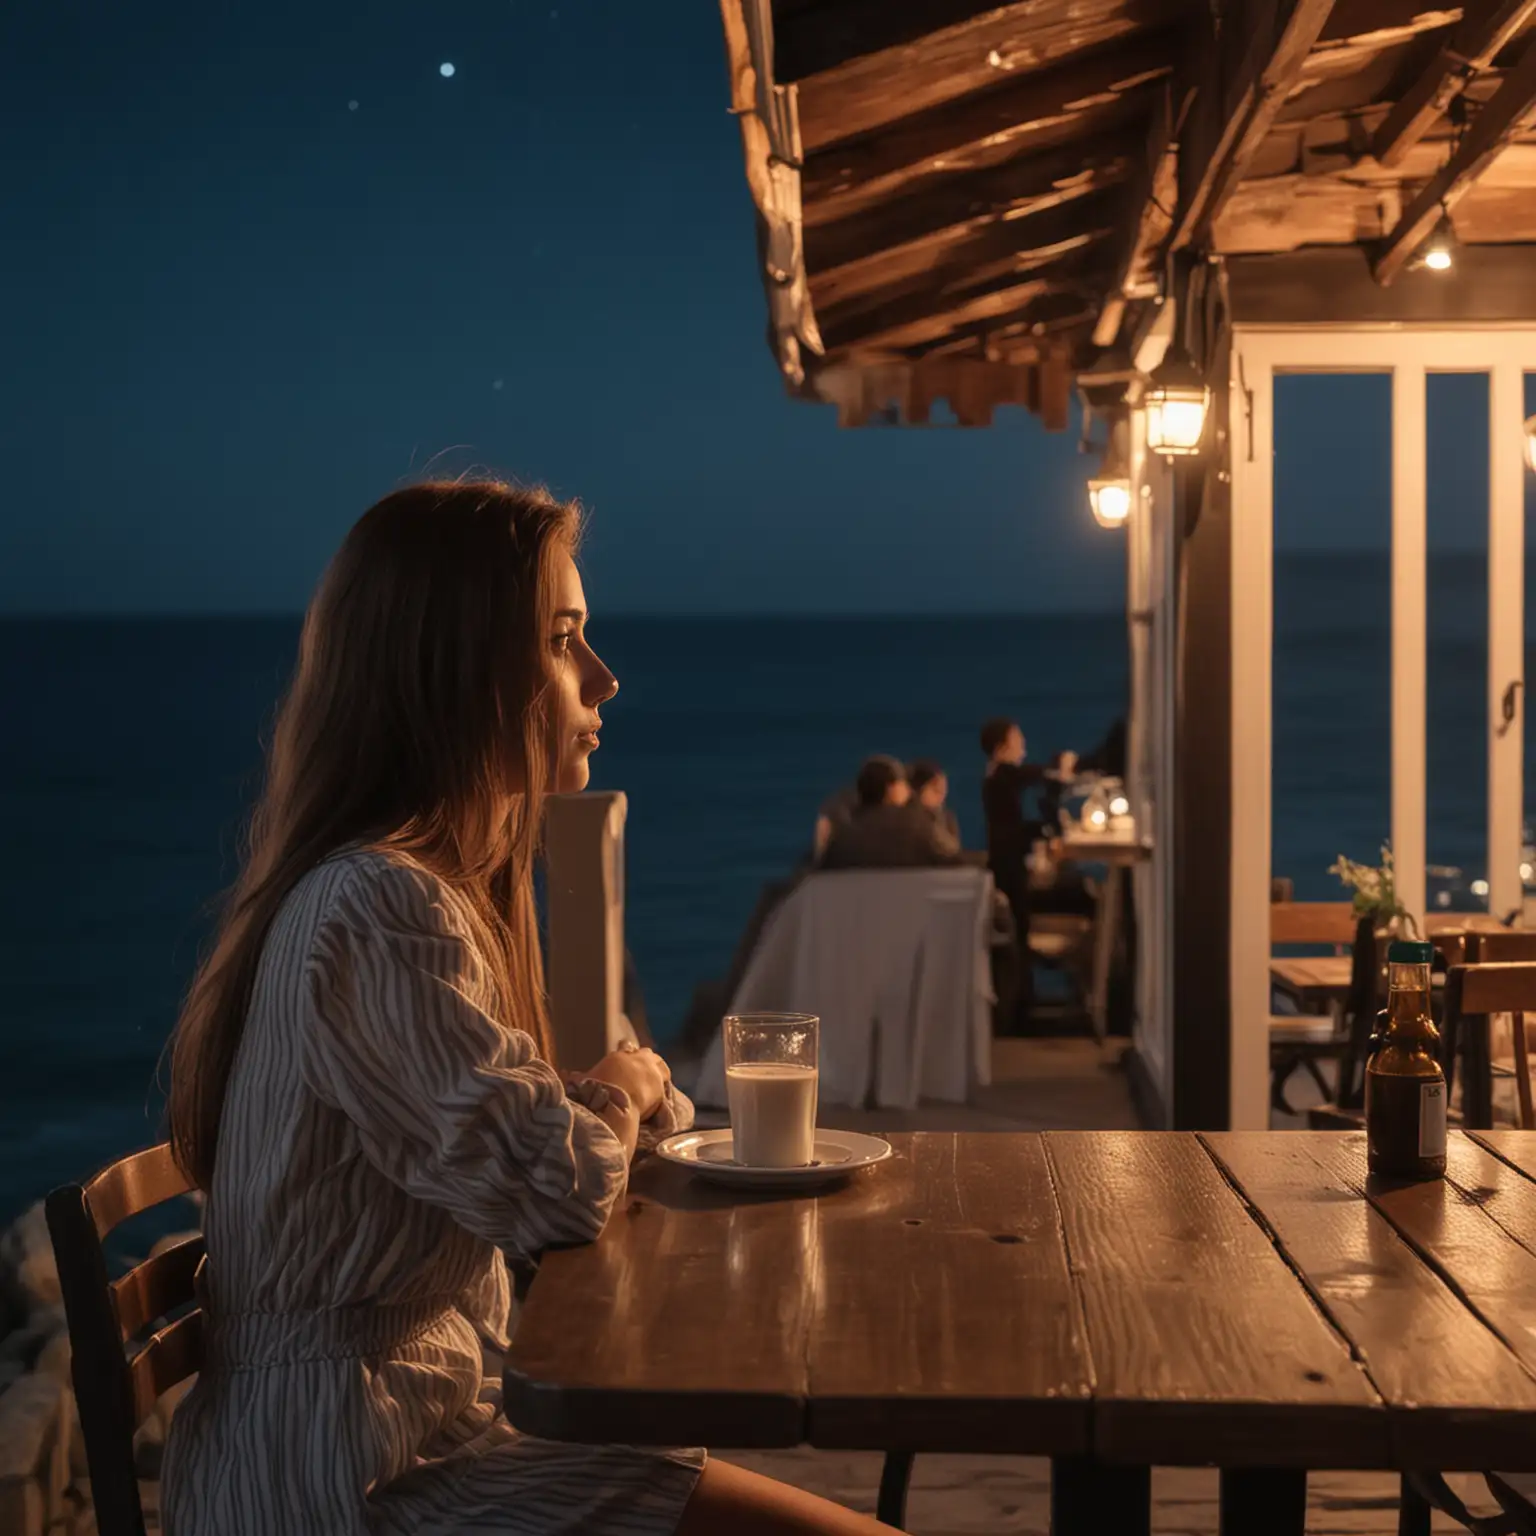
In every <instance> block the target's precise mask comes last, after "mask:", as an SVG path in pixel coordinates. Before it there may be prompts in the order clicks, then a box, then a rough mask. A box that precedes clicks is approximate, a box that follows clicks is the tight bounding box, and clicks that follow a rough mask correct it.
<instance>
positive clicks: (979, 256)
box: [813, 190, 1117, 314]
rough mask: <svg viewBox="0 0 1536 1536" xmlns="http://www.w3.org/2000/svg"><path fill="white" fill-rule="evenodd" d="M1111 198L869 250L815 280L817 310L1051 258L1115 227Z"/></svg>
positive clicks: (958, 282) (849, 306)
mask: <svg viewBox="0 0 1536 1536" xmlns="http://www.w3.org/2000/svg"><path fill="white" fill-rule="evenodd" d="M1116 212H1117V199H1116V196H1115V194H1114V192H1113V191H1110V190H1105V191H1100V192H1092V193H1089V194H1088V195H1087V196H1086V197H1080V198H1074V199H1072V200H1070V201H1067V202H1062V203H1057V204H1055V205H1054V206H1052V207H1049V208H1045V209H1042V210H1039V211H1036V212H1031V213H1029V214H1028V215H1027V216H1026V217H1021V218H1013V219H999V220H995V221H994V222H992V223H990V224H987V225H985V226H983V227H982V228H981V229H980V230H979V231H977V232H976V233H974V234H970V235H968V236H966V237H965V238H964V239H960V240H954V241H948V242H946V243H944V244H942V245H939V244H918V245H907V246H901V247H899V248H897V249H896V250H892V251H877V252H874V253H872V254H871V255H870V256H868V257H866V258H865V259H864V260H862V261H860V262H857V263H854V264H852V265H850V266H847V267H840V268H839V269H838V270H837V271H836V272H828V273H822V274H821V275H820V276H819V277H817V279H816V280H815V286H814V289H813V296H814V298H815V301H816V305H817V307H818V309H826V310H827V311H828V312H829V313H833V314H847V313H849V312H851V311H854V310H859V311H861V312H862V310H867V309H868V308H869V306H870V305H871V304H872V303H873V304H879V303H882V302H884V301H885V300H887V299H892V298H897V297H900V296H902V295H904V294H908V293H915V292H920V291H930V290H933V289H947V288H951V287H961V286H964V285H966V284H969V283H971V282H977V281H980V280H981V279H983V278H988V277H999V276H1002V275H1004V274H1006V273H1010V272H1018V271H1021V270H1023V269H1025V268H1026V267H1035V266H1038V265H1039V264H1040V260H1041V258H1042V256H1045V257H1049V258H1050V259H1054V258H1055V256H1057V255H1060V254H1061V253H1062V252H1063V251H1064V250H1066V249H1069V248H1075V247H1076V246H1079V245H1081V244H1083V243H1084V240H1085V238H1090V237H1095V238H1096V237H1098V236H1100V235H1103V234H1106V233H1108V232H1109V231H1110V230H1112V229H1113V228H1114V227H1115V223H1116Z"/></svg>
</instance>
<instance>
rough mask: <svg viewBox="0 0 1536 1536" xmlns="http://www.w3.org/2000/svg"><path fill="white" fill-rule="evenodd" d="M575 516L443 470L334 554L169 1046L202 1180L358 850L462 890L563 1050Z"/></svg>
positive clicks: (506, 976)
mask: <svg viewBox="0 0 1536 1536" xmlns="http://www.w3.org/2000/svg"><path fill="white" fill-rule="evenodd" d="M579 525H580V514H579V512H578V510H577V509H576V507H574V506H573V505H570V504H568V503H563V502H559V501H556V500H555V499H554V498H553V497H551V496H549V495H548V494H546V493H545V492H543V491H525V490H519V489H514V488H513V487H511V486H507V485H503V484H500V483H498V482H493V481H468V482H466V481H456V482H451V483H442V482H432V483H428V484H425V485H416V486H411V487H409V488H407V489H405V490H400V491H396V492H395V493H394V494H393V495H390V496H386V497H385V498H384V499H383V500H382V501H380V502H378V503H377V504H375V505H374V506H373V507H371V508H370V509H369V510H368V511H367V512H366V513H364V515H363V516H362V517H361V518H360V519H359V520H358V522H357V523H356V524H355V526H354V527H353V528H352V531H351V532H350V533H349V534H348V535H347V537H346V539H345V540H344V541H343V543H342V546H341V548H340V550H339V551H338V552H337V554H336V557H335V559H334V560H333V561H332V562H331V565H330V568H329V570H327V572H326V574H325V577H324V579H323V580H322V581H321V584H320V587H319V590H318V591H317V592H316V594H315V597H314V600H313V601H312V602H311V604H310V607H309V612H308V613H307V614H306V615H305V619H304V630H303V636H302V639H301V640H300V644H299V660H298V666H297V668H296V670H295V672H294V677H293V682H292V684H291V685H290V687H289V690H288V693H287V696H286V698H285V699H284V701H283V704H282V707H281V709H280V710H279V712H278V716H277V722H276V726H275V728H274V731H273V736H272V743H271V747H270V749H269V752H268V754H267V767H266V782H265V786H264V789H263V792H262V795H261V798H260V800H259V802H258V804H257V806H256V809H255V812H254V814H253V815H252V817H251V822H250V829H249V837H248V841H249V846H248V849H247V852H246V857H245V861H244V867H243V868H242V870H241V873H240V877H239V879H238V880H237V881H236V883H235V885H234V888H233V889H232V891H231V892H230V894H229V897H228V900H227V901H226V904H225V907H224V910H223V913H222V916H221V919H220V922H219V926H218V931H217V934H216V936H215V939H214V943H213V947H212V949H211V951H210V952H209V954H208V956H207V958H206V959H205V961H204V962H203V964H202V966H201V967H200V968H199V970H198V973H197V975H196V977H195V979H194V980H193V982H192V986H191V989H190V991H189V992H188V995H187V999H186V1003H185V1004H184V1006H183V1008H182V1011H181V1017H180V1019H179V1020H178V1022H177V1025H176V1030H175V1033H174V1035H173V1036H172V1040H171V1047H170V1053H171V1084H170V1093H169V1103H168V1109H167V1115H168V1120H169V1125H170V1138H171V1146H172V1148H173V1149H174V1151H175V1155H176V1159H177V1161H178V1162H179V1163H180V1164H181V1167H182V1168H183V1169H184V1170H185V1171H186V1173H187V1174H188V1176H189V1177H191V1178H193V1179H195V1180H196V1181H197V1183H198V1184H199V1185H200V1186H202V1187H203V1188H205V1189H206V1188H207V1187H208V1185H209V1183H210V1181H211V1180H212V1178H213V1168H214V1158H215V1155H216V1152H217V1149H218V1135H219V1116H220V1113H221V1112H222V1110H223V1107H224V1096H225V1091H226V1089H227V1088H228V1085H229V1077H230V1072H231V1070H232V1068H233V1066H234V1061H235V1053H236V1051H237V1050H238V1049H239V1046H240V1038H241V1035H242V1033H243V1031H244V1028H245V1017H246V1013H247V1010H248V1009H249V1007H250V1001H251V993H252V989H253V987H254V984H255V979H256V970H257V965H258V963H259V961H260V958H261V950H262V946H263V944H264V942H265V940H266V937H267V933H268V930H269V929H270V928H271V925H272V920H273V918H274V917H275V916H276V915H277V911H278V908H279V907H280V906H281V905H282V904H283V900H284V898H285V897H286V896H287V895H288V893H289V892H290V891H291V890H292V889H293V887H294V885H295V884H296V883H297V882H298V881H299V879H300V878H301V877H302V876H303V875H304V874H305V873H306V872H307V871H309V870H311V869H313V868H314V867H315V865H317V864H318V863H320V862H321V861H322V860H323V859H325V858H326V857H327V856H328V855H330V854H332V853H334V852H336V850H337V849H339V848H342V847H345V846H346V845H348V844H350V843H354V842H366V843H368V844H371V845H377V846H381V847H392V848H397V849H400V850H402V851H404V852H407V853H409V854H410V855H411V856H412V857H414V858H415V859H417V860H419V861H420V862H421V863H422V864H424V865H425V866H426V867H427V868H428V869H430V870H431V871H432V872H433V873H434V874H436V875H437V876H438V877H439V878H441V879H442V880H444V881H446V882H448V883H449V884H451V885H452V887H453V888H454V889H455V890H456V891H457V892H458V893H459V894H460V895H461V896H462V897H464V898H465V905H467V907H468V908H469V910H470V911H471V912H472V913H473V914H474V917H475V919H476V921H477V924H478V926H479V927H480V928H481V929H482V930H483V931H482V932H481V933H480V934H479V935H478V937H479V938H480V939H481V941H482V947H483V949H484V951H485V955H486V959H487V965H488V968H489V971H490V975H491V981H492V985H493V987H494V988H495V991H496V993H497V995H498V1001H499V1003H500V1005H501V1007H502V1009H503V1010H504V1012H503V1017H504V1018H506V1020H507V1021H508V1022H509V1023H514V1024H516V1025H517V1027H519V1028H521V1029H525V1030H527V1031H528V1033H530V1034H531V1035H532V1036H533V1037H534V1039H535V1040H536V1041H537V1042H538V1044H539V1046H540V1050H541V1052H542V1053H543V1054H544V1056H545V1057H546V1059H549V1058H550V1040H549V1026H548V1019H547V1013H546V1009H545V1000H544V977H543V965H542V963H541V959H540V954H539V942H538V930H537V922H536V918H535V913H534V900H533V862H534V856H535V853H536V850H537V843H538V835H539V825H540V818H541V815H542V810H543V798H544V795H545V793H546V791H547V787H548V782H549V773H550V741H551V722H550V719H549V714H550V710H551V708H552V697H551V690H550V680H551V670H550V668H551V656H552V653H551V650H550V646H549V635H550V629H551V626H552V624H553V618H554V615H553V607H554V592H553V579H552V578H553V574H554V571H555V568H556V562H557V561H558V559H559V557H560V555H561V553H562V552H563V551H569V552H571V553H574V551H575V546H576V542H577V539H578V537H579V532H580V526H579ZM509 801H510V804H511V806H512V812H511V816H510V819H509V818H508V814H507V807H508V804H509Z"/></svg>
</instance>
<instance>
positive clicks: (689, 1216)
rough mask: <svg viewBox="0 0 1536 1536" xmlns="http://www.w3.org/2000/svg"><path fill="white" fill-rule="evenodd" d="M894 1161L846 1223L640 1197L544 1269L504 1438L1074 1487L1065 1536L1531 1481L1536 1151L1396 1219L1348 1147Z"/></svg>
mask: <svg viewBox="0 0 1536 1536" xmlns="http://www.w3.org/2000/svg"><path fill="white" fill-rule="evenodd" d="M891 1140H892V1143H893V1145H894V1146H895V1149H896V1156H895V1158H894V1159H892V1160H891V1161H890V1162H888V1163H886V1164H884V1165H883V1166H881V1167H879V1168H876V1169H873V1170H870V1171H869V1172H867V1173H865V1174H862V1175H859V1176H858V1177H856V1178H855V1179H853V1180H851V1181H849V1182H848V1183H847V1184H845V1185H844V1186H842V1187H841V1188H835V1189H832V1190H830V1191H828V1192H826V1193H824V1194H823V1195H822V1196H821V1197H820V1198H774V1197H771V1196H767V1195H756V1196H741V1195H736V1194H733V1193H728V1192H726V1191H722V1190H718V1189H715V1188H712V1187H711V1186H709V1185H706V1184H703V1183H700V1182H695V1181H694V1180H692V1179H691V1178H690V1177H689V1176H688V1175H686V1174H684V1173H682V1172H681V1171H680V1170H678V1169H675V1168H672V1167H669V1166H666V1165H663V1164H660V1163H656V1162H652V1163H649V1164H642V1165H641V1166H640V1167H639V1168H637V1169H636V1171H635V1175H634V1179H633V1183H632V1189H631V1192H630V1195H629V1196H628V1198H627V1201H626V1203H625V1204H624V1205H623V1207H622V1208H621V1209H620V1210H618V1211H617V1212H616V1213H615V1215H614V1217H613V1219H612V1221H610V1223H609V1225H608V1229H607V1230H606V1231H605V1232H604V1234H603V1236H602V1237H601V1238H600V1239H599V1240H598V1241H597V1242H596V1243H594V1244H591V1245H589V1246H585V1247H581V1248H573V1249H565V1250H561V1251H558V1252H552V1253H550V1254H548V1255H546V1256H545V1258H544V1261H543V1264H542V1266H541V1268H540V1271H539V1274H538V1277H537V1278H536V1279H535V1281H534V1283H533V1286H532V1289H531V1291H530V1293H529V1295H528V1298H527V1302H526V1306H525V1309H524V1312H523V1315H522V1318H521V1321H520V1323H519V1326H518V1331H517V1335H516V1339H515V1341H514V1344H513V1347H512V1350H511V1353H510V1355H509V1356H508V1361H507V1369H506V1375H505V1388H506V1411H507V1414H508V1417H509V1418H510V1419H511V1420H512V1422H513V1423H514V1424H516V1425H518V1426H519V1427H520V1428H522V1429H524V1430H526V1431H528V1432H530V1433H533V1434H538V1435H543V1436H547V1437H551V1438H555V1439H566V1440H579V1441H587V1442H603V1441H617V1442H629V1443H637V1442H638V1443H646V1444H656V1445H668V1444H671V1445H690V1444H692V1445H698V1444H708V1445H716V1446H741V1447H747V1446H793V1445H799V1444H810V1445H813V1446H820V1447H826V1448H839V1449H866V1450H869V1449H875V1450H883V1451H886V1452H887V1453H896V1455H895V1456H894V1457H893V1458H892V1459H891V1460H889V1461H888V1467H889V1466H892V1465H893V1464H894V1465H895V1466H896V1467H897V1468H898V1469H900V1468H901V1467H902V1464H903V1462H904V1460H906V1459H908V1458H909V1455H910V1453H914V1452H924V1451H991V1452H1006V1453H1017V1454H1031V1455H1048V1456H1050V1457H1052V1458H1054V1467H1053V1478H1054V1481H1053V1494H1052V1506H1053V1514H1052V1521H1053V1529H1054V1530H1056V1531H1058V1532H1063V1533H1077V1532H1100V1531H1102V1532H1111V1531H1114V1532H1119V1531H1122V1530H1146V1529H1147V1526H1148V1520H1149V1511H1150V1491H1149V1489H1150V1475H1149V1472H1148V1468H1150V1467H1151V1466H1154V1465H1194V1464H1215V1465H1217V1466H1219V1467H1221V1468H1222V1469H1223V1473H1222V1477H1223V1485H1222V1486H1223V1492H1222V1499H1223V1509H1224V1523H1223V1529H1224V1530H1237V1531H1243V1532H1251V1533H1256V1536H1262V1533H1265V1532H1271V1531H1274V1532H1279V1531H1287V1532H1298V1533H1299V1532H1300V1531H1301V1530H1302V1523H1301V1520H1302V1513H1303V1511H1304V1506H1305V1488H1306V1482H1305V1480H1306V1471H1307V1469H1309V1468H1351V1469H1361V1470H1367V1469H1381V1468H1410V1469H1423V1470H1434V1471H1449V1470H1469V1469H1470V1470H1483V1469H1488V1468H1501V1469H1504V1470H1507V1471H1516V1472H1519V1471H1530V1470H1536V1433H1533V1428H1536V1379H1533V1375H1532V1373H1536V1329H1533V1327H1532V1319H1533V1317H1536V1132H1529V1133H1527V1132H1518V1131H1505V1132H1482V1133H1479V1134H1478V1135H1476V1136H1475V1137H1474V1136H1469V1135H1466V1134H1464V1133H1462V1132H1460V1131H1455V1132H1452V1135H1451V1143H1450V1173H1449V1176H1448V1178H1447V1179H1446V1181H1444V1182H1443V1183H1441V1182H1435V1183H1429V1184H1420V1185H1408V1186H1398V1187H1380V1188H1377V1187H1371V1188H1369V1189H1368V1188H1367V1184H1366V1177H1365V1148H1364V1140H1363V1137H1362V1136H1361V1135H1360V1134H1359V1133H1354V1132H1314V1131H1298V1132H1232V1133H1220V1134H1210V1135H1199V1136H1197V1135H1194V1134H1191V1133H1184V1132H1166V1133H1158V1132H1051V1133H1048V1134H1045V1135H1039V1134H1004V1133H998V1132H976V1133H969V1134H962V1135H947V1134H942V1135H941V1134H920V1135H900V1136H893V1137H892V1138H891ZM899 1504H900V1501H899V1499H897V1500H896V1501H894V1504H893V1503H892V1502H891V1501H888V1502H887V1505H886V1510H887V1513H888V1514H890V1513H892V1512H893V1510H894V1509H897V1508H899ZM1422 1528H1423V1529H1424V1530H1425V1531H1427V1530H1428V1525H1427V1522H1426V1523H1425V1524H1424V1525H1423V1527H1422Z"/></svg>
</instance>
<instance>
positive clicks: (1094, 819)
mask: <svg viewBox="0 0 1536 1536" xmlns="http://www.w3.org/2000/svg"><path fill="white" fill-rule="evenodd" d="M1083 820H1084V821H1086V822H1087V823H1088V825H1089V826H1090V827H1092V828H1093V830H1094V831H1095V832H1102V831H1103V830H1104V826H1105V823H1106V822H1107V821H1108V820H1109V817H1108V816H1107V815H1106V814H1105V811H1104V807H1103V806H1102V805H1095V806H1093V807H1092V808H1091V809H1090V810H1087V811H1085V812H1084V813H1083Z"/></svg>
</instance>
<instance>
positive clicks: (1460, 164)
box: [1371, 39, 1536, 284]
mask: <svg viewBox="0 0 1536 1536" xmlns="http://www.w3.org/2000/svg"><path fill="white" fill-rule="evenodd" d="M1533 111H1536V39H1533V40H1532V41H1531V42H1530V43H1529V44H1527V46H1526V49H1525V52H1524V53H1523V54H1522V55H1521V57H1520V62H1519V63H1518V64H1516V65H1515V67H1514V68H1513V69H1511V70H1510V71H1509V72H1508V74H1506V75H1505V76H1504V83H1503V84H1502V85H1500V87H1499V88H1498V90H1497V91H1496V92H1495V93H1494V95H1493V96H1491V97H1490V98H1489V99H1488V101H1487V102H1486V103H1485V104H1484V105H1483V108H1482V110H1481V111H1479V112H1478V114H1477V116H1476V117H1475V118H1473V119H1472V124H1471V126H1470V127H1469V128H1468V129H1467V132H1466V136H1465V137H1464V138H1463V139H1462V141H1461V144H1460V146H1459V147H1458V148H1457V150H1456V152H1455V153H1454V154H1453V155H1452V156H1451V158H1450V159H1449V160H1447V161H1446V163H1445V164H1444V166H1442V167H1441V169H1440V172H1439V174H1438V175H1437V176H1435V177H1434V179H1433V180H1431V181H1430V182H1428V183H1426V185H1425V186H1424V187H1423V188H1422V189H1421V190H1420V192H1419V195H1418V196H1417V197H1415V198H1414V200H1413V201H1412V202H1411V203H1410V204H1409V205H1408V207H1407V208H1405V209H1404V210H1403V215H1402V217H1401V218H1400V219H1399V220H1398V221H1397V225H1396V227H1395V228H1394V229H1393V231H1392V233H1391V234H1390V235H1388V236H1387V238H1386V240H1385V241H1383V242H1382V247H1381V250H1380V251H1379V252H1378V253H1377V256H1376V259H1375V261H1374V262H1373V263H1372V264H1371V271H1372V272H1373V274H1374V275H1375V278H1376V281H1377V282H1378V283H1382V284H1387V283H1390V282H1391V281H1392V279H1393V278H1394V277H1396V276H1397V274H1398V273H1399V272H1401V271H1402V269H1403V268H1404V266H1406V265H1407V263H1408V261H1409V260H1410V259H1411V258H1412V257H1413V256H1414V254H1415V253H1416V252H1417V251H1418V249H1419V247H1420V246H1421V245H1422V244H1423V243H1424V241H1425V240H1426V239H1427V238H1428V237H1429V235H1430V233H1431V232H1432V231H1433V230H1434V227H1435V225H1436V224H1437V223H1439V221H1440V216H1441V213H1442V212H1449V211H1450V210H1451V209H1452V208H1454V207H1455V206H1456V204H1457V202H1458V201H1459V200H1460V199H1461V198H1462V197H1463V196H1465V194H1466V193H1467V192H1469V191H1470V190H1471V189H1472V187H1473V186H1475V185H1476V183H1477V179H1478V177H1479V176H1481V175H1482V174H1483V172H1484V171H1485V170H1487V169H1488V167H1489V165H1491V164H1492V163H1493V161H1494V160H1495V159H1496V158H1497V157H1498V155H1499V154H1500V153H1501V152H1502V151H1503V149H1504V147H1505V146H1506V145H1507V144H1508V142H1509V140H1510V138H1511V137H1512V136H1513V135H1514V134H1515V133H1517V132H1518V131H1519V130H1520V129H1521V128H1522V127H1523V126H1524V124H1525V121H1526V119H1527V118H1528V117H1530V115H1531V113H1532V112H1533Z"/></svg>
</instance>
